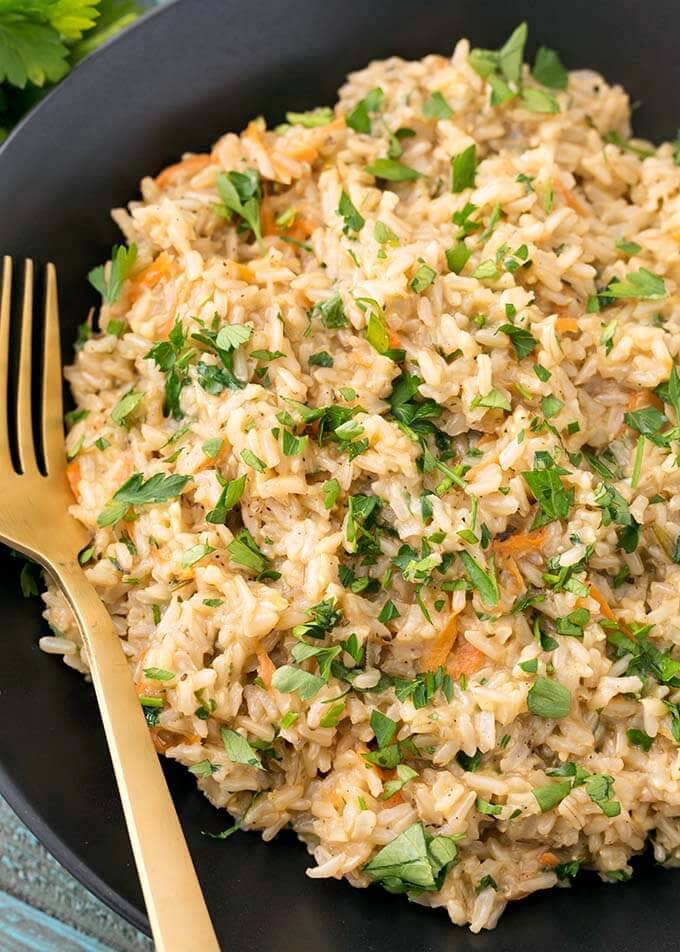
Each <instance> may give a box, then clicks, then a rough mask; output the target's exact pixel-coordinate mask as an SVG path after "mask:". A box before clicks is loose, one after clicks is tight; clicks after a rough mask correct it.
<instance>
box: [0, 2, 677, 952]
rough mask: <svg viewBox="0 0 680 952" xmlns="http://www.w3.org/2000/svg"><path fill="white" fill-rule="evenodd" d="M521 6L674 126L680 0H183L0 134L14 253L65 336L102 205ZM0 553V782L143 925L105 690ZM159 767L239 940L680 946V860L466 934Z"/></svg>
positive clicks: (70, 860)
mask: <svg viewBox="0 0 680 952" xmlns="http://www.w3.org/2000/svg"><path fill="white" fill-rule="evenodd" d="M521 19H527V20H528V22H529V28H530V48H529V53H530V54H531V55H532V56H533V51H534V49H535V47H536V46H537V45H538V44H539V43H544V44H546V45H548V46H552V47H555V48H556V49H559V50H560V52H561V53H562V55H563V59H564V61H565V63H566V64H567V65H568V66H570V67H572V68H574V67H587V66H591V67H593V68H596V69H598V70H600V71H601V72H603V73H604V74H605V76H606V77H607V78H608V79H609V80H612V81H617V82H621V83H623V84H624V85H625V86H626V87H627V89H628V90H629V92H630V94H631V97H632V99H633V100H636V101H638V100H639V101H640V103H641V105H640V108H639V110H637V111H636V114H635V115H636V130H637V131H638V132H639V133H641V134H644V135H648V136H650V137H652V138H654V139H661V138H664V137H670V136H673V135H674V134H675V130H676V128H677V126H678V124H679V123H680V83H679V82H677V80H678V79H679V78H680V77H679V76H678V66H677V63H678V58H677V40H676V37H677V36H678V35H679V34H680V6H678V5H677V4H675V3H673V2H671V0H647V2H646V3H645V4H641V3H639V0H617V2H602V3H599V4H593V3H586V2H585V0H572V2H571V3H569V4H566V3H564V2H563V0H562V2H557V0H542V2H541V3H538V2H520V0H516V2H512V3H508V2H507V0H505V2H499V0H487V2H486V3H484V4H473V3H469V2H467V3H463V2H462V0H449V2H448V3H446V4H442V3H439V2H433V0H425V2H423V3H420V4H414V3H413V0H392V2H390V3H389V4H384V3H379V2H363V3H347V0H289V2H288V3H286V4H285V5H283V4H280V3H278V2H276V0H259V2H258V3H257V4H252V3H244V2H236V0H230V2H224V0H181V2H176V3H174V4H171V5H169V6H168V7H167V8H165V9H163V10H161V11H160V12H158V13H155V14H153V15H152V16H151V17H150V18H149V19H147V20H145V21H144V22H142V23H141V24H140V25H139V26H138V27H136V28H135V29H133V30H132V31H130V32H128V33H127V34H125V35H123V36H122V37H120V38H119V39H117V40H116V41H114V42H113V43H112V44H110V45H109V46H108V47H107V48H105V49H104V50H102V51H100V52H99V53H98V54H96V55H95V56H93V57H92V58H91V59H90V60H89V61H87V62H85V63H84V64H83V65H82V66H80V67H79V68H78V69H77V70H76V71H75V72H74V73H73V74H72V75H71V76H70V77H68V78H67V79H66V80H65V82H64V83H63V84H62V85H61V86H60V87H59V88H58V89H57V90H56V92H54V93H52V94H51V95H50V96H48V97H47V99H46V100H45V101H44V102H43V103H42V104H41V105H40V106H39V107H38V109H37V110H36V111H35V112H34V113H33V114H32V115H31V116H30V117H29V118H28V119H27V120H26V121H25V122H24V124H23V126H22V128H20V129H19V130H18V131H17V133H16V134H15V135H14V136H12V137H11V138H10V140H9V141H8V142H7V143H6V144H5V145H4V147H3V148H2V150H0V209H1V210H2V213H1V214H0V253H10V254H12V255H15V256H17V257H18V258H21V257H23V256H31V257H33V258H34V259H36V260H37V261H38V262H44V261H47V260H52V261H54V262H55V263H56V264H57V268H58V272H59V281H60V292H61V317H62V332H63V339H64V345H65V352H66V353H67V354H68V353H70V348H71V345H72V342H73V340H74V339H75V336H76V327H77V325H78V324H79V323H80V322H81V321H82V320H83V319H84V317H85V315H86V313H87V311H88V309H89V307H90V306H92V305H93V304H95V303H96V300H95V297H94V294H93V292H92V291H91V289H90V288H89V287H88V285H87V282H86V281H85V274H86V273H87V271H88V270H89V269H90V268H91V267H92V266H93V265H94V264H96V263H98V262H100V261H101V260H102V259H103V258H105V257H106V256H107V252H108V250H109V248H110V246H111V244H112V243H113V242H114V241H115V240H117V237H118V235H117V232H116V229H115V227H114V226H113V224H112V222H111V221H110V218H109V215H108V210H109V208H111V207H113V206H115V205H120V204H123V203H125V202H126V201H127V200H128V199H130V198H132V197H134V196H135V195H136V193H137V185H138V182H139V179H140V178H141V177H142V176H143V175H145V174H153V173H154V172H156V171H157V170H159V169H160V168H161V167H162V166H163V165H164V164H166V163H168V162H170V161H173V160H174V159H176V157H178V156H179V155H180V154H181V153H182V152H183V151H199V150H201V149H204V148H207V147H209V146H210V144H211V143H212V142H213V141H214V139H216V138H217V136H218V135H219V134H220V133H222V132H223V131H225V130H228V129H240V128H242V127H243V126H244V125H245V123H246V122H247V121H248V119H249V118H251V117H252V116H254V115H259V114H262V115H265V116H266V117H267V119H268V120H269V121H270V122H276V121H279V120H280V119H281V118H282V117H283V114H284V112H285V111H286V109H305V108H310V107H313V106H316V105H320V104H323V103H329V104H330V103H333V101H334V98H335V90H336V89H337V87H338V85H339V84H340V83H341V82H342V80H343V77H344V75H345V74H346V73H347V72H348V71H349V70H351V69H355V68H359V67H361V66H362V65H364V64H365V63H366V62H368V60H370V59H374V58H379V57H383V56H387V55H391V54H394V53H396V54H400V55H403V56H406V57H418V56H422V55H423V54H425V53H427V52H431V51H436V52H441V53H449V52H450V51H451V49H452V47H453V45H454V43H455V41H456V40H457V38H458V37H460V36H468V37H470V39H471V40H472V42H473V43H474V44H475V45H479V46H486V47H492V48H493V47H497V46H498V45H499V44H500V43H501V42H502V41H503V39H505V37H506V36H507V35H508V34H509V33H510V31H511V30H512V29H513V28H514V27H515V26H516V25H517V23H518V22H519V21H520V20H521ZM674 80H675V82H674ZM0 562H1V564H2V569H3V571H2V573H1V575H0V592H1V594H2V604H3V621H4V627H5V638H6V639H7V640H8V641H9V644H8V646H7V648H6V651H5V656H4V659H3V663H2V666H0V719H1V721H2V723H3V724H5V725H6V727H5V728H4V729H3V730H2V731H0V788H1V789H2V792H3V793H4V794H5V795H6V796H7V797H8V798H9V800H10V802H11V803H13V805H14V806H15V808H16V809H17V811H18V812H19V813H20V814H21V815H22V817H23V818H24V819H25V820H26V821H27V822H28V824H29V826H31V827H32V828H33V829H34V831H35V832H36V833H38V835H39V836H40V837H41V838H42V839H43V840H44V841H45V842H46V844H47V845H48V846H49V847H50V848H51V849H52V850H53V852H55V853H56V855H57V856H58V857H59V858H60V859H62V861H64V862H65V863H66V865H67V866H68V867H69V868H70V869H71V870H72V871H73V872H74V873H75V874H76V875H77V876H79V877H80V878H81V879H82V880H83V881H84V882H85V883H86V884H88V885H89V886H90V888H92V889H93V890H94V891H95V892H97V893H98V894H99V895H100V896H102V898H104V899H105V900H107V901H108V902H110V903H111V904H112V905H114V906H115V907H116V908H117V909H118V910H120V911H122V912H123V914H125V915H127V916H128V917H129V918H130V919H132V920H133V921H135V922H136V923H137V924H140V925H143V924H144V922H145V920H144V914H143V906H142V902H141V895H140V892H139V888H138V885H137V880H136V875H135V872H134V868H133V866H132V861H131V855H130V851H129V846H128V842H127V838H126V834H125V830H124V826H123V821H122V816H121V811H120V808H119V805H118V801H117V796H116V792H115V787H114V782H113V776H112V773H111V769H110V766H109V761H108V755H107V752H106V746H105V742H104V738H103V734H102V731H101V728H100V726H99V718H98V713H97V708H96V703H95V699H94V695H93V693H92V690H91V688H90V686H89V685H87V684H85V683H84V682H83V681H82V680H81V679H80V678H79V677H78V676H77V675H75V674H74V673H73V672H71V671H70V670H68V669H66V668H65V667H64V666H63V665H62V664H61V662H59V661H57V660H56V659H54V658H50V657H47V656H44V655H42V654H41V652H40V651H39V650H38V648H37V637H38V635H39V634H40V633H41V630H42V626H43V624H44V623H42V622H41V619H40V610H39V605H38V603H37V602H35V601H24V600H23V599H22V597H21V594H20V592H19V586H18V569H19V563H18V562H17V560H15V559H12V558H10V557H9V555H8V554H7V553H6V552H5V551H4V550H3V551H2V553H1V555H0ZM166 770H167V774H168V777H169V780H170V783H171V787H172V790H173V795H174V796H175V800H176V804H177V808H178V810H179V812H180V815H181V818H182V821H183V824H184V828H185V831H186V833H187V837H188V840H189V844H190V847H191V850H192V854H193V856H194V859H195V861H196V864H197V868H198V871H199V874H200V878H201V881H202V884H203V887H204V889H205V892H206V896H207V899H208V903H209V906H210V909H211V911H212V913H213V916H214V919H215V922H216V926H217V929H218V932H219V934H220V936H221V939H222V941H223V944H224V946H225V947H231V948H236V949H248V950H251V952H260V950H265V949H272V948H275V949H277V950H279V952H288V950H291V952H293V950H299V949H301V948H311V947H313V946H314V945H318V946H319V947H323V948H325V949H329V950H337V952H347V950H349V949H357V948H361V949H366V950H387V949H389V950H390V952H402V950H403V952H406V950H409V952H411V950H413V949H419V950H432V952H439V950H444V949H447V950H449V949H451V948H455V949H471V950H475V952H487V950H489V952H491V950H492V949H493V950H494V952H501V950H511V949H520V948H522V949H523V950H525V952H539V950H545V949H546V948H550V947H554V946H556V945H559V946H561V947H566V948H568V949H570V950H583V952H586V950H593V952H594V950H596V949H597V950H600V949H602V948H612V949H613V948H616V949H617V950H619V952H629V950H630V952H632V950H633V949H635V950H637V949H639V948H640V947H643V948H644V947H649V946H651V945H652V944H653V945H654V946H655V948H656V949H657V950H658V952H663V950H670V949H671V948H676V942H675V939H674V938H673V936H674V933H677V931H678V930H679V929H680V910H678V905H677V903H676V902H674V901H673V893H674V890H675V888H677V886H678V885H679V884H680V878H679V875H678V874H677V873H673V872H666V871H661V870H659V869H657V868H656V867H654V866H653V864H652V863H651V862H650V861H648V860H647V861H645V860H643V861H641V862H640V863H638V874H637V875H636V878H635V880H634V881H633V883H632V884H629V885H626V886H619V887H617V888H613V887H610V886H606V885H603V884H601V883H600V882H599V881H598V880H596V879H595V878H588V877H585V878H584V880H583V881H582V882H579V883H577V885H576V886H575V887H574V888H573V889H572V890H571V891H568V890H558V891H552V892H551V893H550V894H549V895H548V894H545V895H535V896H533V897H532V898H531V899H529V900H527V901H526V902H524V903H521V904H517V905H515V906H513V907H512V909H511V910H510V911H508V912H507V913H506V914H505V916H504V918H503V919H502V920H501V924H500V927H499V930H498V931H497V932H495V933H493V934H485V935H480V936H471V935H470V934H469V933H468V932H467V931H464V930H461V929H453V928H452V927H451V926H450V925H449V923H448V919H447V917H446V916H445V914H444V913H443V912H441V911H439V912H430V911H427V910H424V909H422V908H421V907H419V906H417V905H414V904H409V903H408V902H407V901H406V900H405V899H404V898H403V897H392V896H389V895H387V894H385V893H384V892H383V891H382V890H380V889H379V888H371V889H368V890H363V891H358V890H353V889H351V888H350V887H349V886H348V885H347V884H346V883H340V882H336V881H311V880H309V879H307V878H306V877H305V875H304V870H305V868H306V867H307V866H308V865H310V861H309V860H308V857H307V855H306V853H305V851H304V849H303V847H302V846H301V845H299V844H297V843H296V842H295V841H294V838H293V837H292V836H290V835H288V834H284V835H282V836H281V837H280V838H279V839H278V840H277V841H276V842H274V843H272V844H268V845H265V844H263V843H262V842H261V840H260V839H259V838H258V837H257V836H256V835H255V834H239V835H238V836H235V837H232V838H230V839H229V840H228V841H226V842H218V841H214V840H210V839H208V838H206V837H205V836H203V835H202V831H203V830H212V831H216V830H219V829H221V828H223V827H224V826H226V825H228V824H229V818H228V817H227V816H226V815H225V814H218V813H217V811H215V810H213V809H212V808H211V807H210V806H209V804H208V803H207V801H206V800H205V799H204V798H203V797H202V795H200V794H198V793H197V792H196V791H195V788H194V783H193V779H192V778H191V777H190V776H189V774H187V773H186V772H185V771H183V770H181V769H179V768H177V767H176V766H175V765H172V764H170V765H166ZM604 936H606V939H604V938H603V937H604Z"/></svg>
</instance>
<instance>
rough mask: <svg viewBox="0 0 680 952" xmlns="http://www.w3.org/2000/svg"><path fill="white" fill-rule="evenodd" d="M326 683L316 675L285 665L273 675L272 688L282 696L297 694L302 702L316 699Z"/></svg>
mask: <svg viewBox="0 0 680 952" xmlns="http://www.w3.org/2000/svg"><path fill="white" fill-rule="evenodd" d="M325 683H326V682H325V681H324V679H323V678H320V677H319V676H318V675H316V674H309V672H307V671H303V670H302V668H296V667H294V666H293V665H291V664H284V665H283V667H281V668H277V669H276V671H275V672H274V674H273V675H272V687H273V688H275V689H276V690H277V691H280V692H281V693H282V694H292V693H297V694H298V696H299V698H300V700H301V701H309V700H311V698H313V697H315V696H316V695H317V694H318V693H319V691H320V690H321V688H322V687H323V686H324V684H325Z"/></svg>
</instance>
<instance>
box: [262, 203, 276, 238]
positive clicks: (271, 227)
mask: <svg viewBox="0 0 680 952" xmlns="http://www.w3.org/2000/svg"><path fill="white" fill-rule="evenodd" d="M260 225H261V227H262V234H263V235H275V234H276V216H275V214H274V209H273V208H272V203H271V201H270V199H269V196H267V195H265V197H264V198H263V199H262V203H261V204H260Z"/></svg>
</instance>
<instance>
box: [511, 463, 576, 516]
mask: <svg viewBox="0 0 680 952" xmlns="http://www.w3.org/2000/svg"><path fill="white" fill-rule="evenodd" d="M522 476H523V477H524V479H525V481H526V483H527V486H528V487H529V489H530V490H531V493H532V495H533V497H534V499H535V500H536V502H537V503H538V506H539V514H538V516H537V518H536V520H535V522H534V528H538V526H541V525H545V524H546V523H547V522H552V520H553V519H566V518H567V516H568V515H569V510H570V508H571V505H572V503H573V501H574V491H573V489H570V490H566V489H565V488H564V486H563V485H562V480H561V479H560V477H559V474H558V473H557V472H555V469H554V468H549V469H533V470H531V471H530V472H524V473H522Z"/></svg>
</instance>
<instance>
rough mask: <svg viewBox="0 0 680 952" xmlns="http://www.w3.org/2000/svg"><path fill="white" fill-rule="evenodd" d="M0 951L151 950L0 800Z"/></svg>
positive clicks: (146, 951)
mask: <svg viewBox="0 0 680 952" xmlns="http://www.w3.org/2000/svg"><path fill="white" fill-rule="evenodd" d="M0 843H1V844H2V851H1V853H0V952H82V950H86V952H113V950H115V952H151V949H152V948H153V946H152V944H151V942H150V941H149V940H148V939H147V938H146V937H145V936H143V935H142V934H141V933H140V932H138V931H137V930H136V929H135V928H133V926H131V925H129V924H128V923H127V922H125V921H124V920H123V919H121V918H120V916H117V915H116V914H115V913H114V912H111V910H110V909H108V907H107V906H105V905H104V904H103V903H101V902H100V901H99V900H98V899H95V897H94V896H93V895H92V894H91V893H89V892H88V891H87V890H86V889H84V888H83V886H81V885H80V883H78V882H76V880H75V879H74V878H73V877H72V876H70V875H69V874H68V873H67V872H66V870H64V869H63V868H62V867H61V866H60V865H59V863H58V862H57V861H56V860H55V859H53V858H52V856H50V854H49V853H48V852H47V850H46V849H45V848H44V847H43V846H41V845H40V843H38V841H37V840H36V838H35V837H34V836H33V834H32V833H30V832H29V831H28V830H27V829H26V827H25V826H24V825H23V824H22V823H21V821H20V820H19V819H18V818H17V817H16V815H15V814H14V813H13V812H12V810H10V808H9V806H8V805H7V804H6V803H5V802H4V800H2V799H0Z"/></svg>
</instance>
